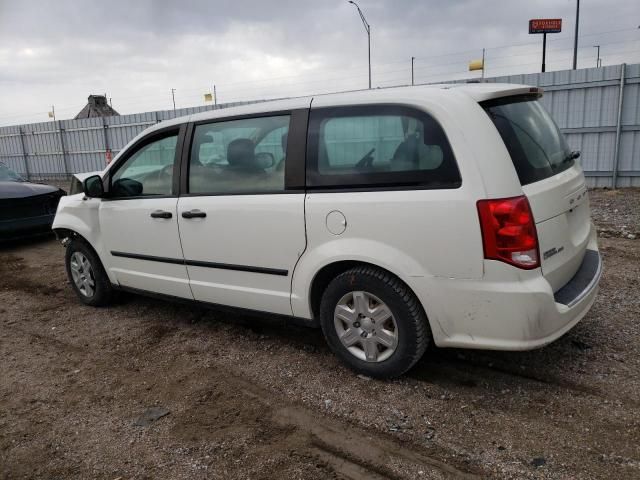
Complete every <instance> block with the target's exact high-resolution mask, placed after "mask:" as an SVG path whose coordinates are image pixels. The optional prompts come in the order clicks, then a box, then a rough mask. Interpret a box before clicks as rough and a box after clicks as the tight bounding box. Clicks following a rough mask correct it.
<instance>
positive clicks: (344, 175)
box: [307, 105, 461, 189]
mask: <svg viewBox="0 0 640 480" xmlns="http://www.w3.org/2000/svg"><path fill="white" fill-rule="evenodd" d="M460 185H461V178H460V172H459V171H458V166H457V164H456V160H455V158H454V155H453V151H452V149H451V145H450V144H449V141H448V139H447V136H446V135H445V133H444V130H443V129H442V127H441V126H440V124H439V123H438V122H436V120H435V119H434V118H432V117H431V116H430V115H428V114H427V113H426V112H423V111H419V110H416V109H413V108H410V107H405V106H401V105H362V106H346V107H329V108H319V109H315V110H312V111H311V115H310V118H309V139H308V142H307V187H310V188H314V187H317V188H321V189H324V188H330V189H336V188H337V189H344V188H355V189H358V188H364V189H368V188H376V189H377V188H385V189H386V188H400V189H401V188H458V187H459V186H460Z"/></svg>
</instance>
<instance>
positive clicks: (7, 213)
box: [0, 162, 67, 240]
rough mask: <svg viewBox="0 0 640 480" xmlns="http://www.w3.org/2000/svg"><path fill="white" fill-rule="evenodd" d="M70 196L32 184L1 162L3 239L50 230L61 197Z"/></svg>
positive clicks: (0, 232)
mask: <svg viewBox="0 0 640 480" xmlns="http://www.w3.org/2000/svg"><path fill="white" fill-rule="evenodd" d="M66 194H67V193H66V192H65V191H64V190H62V189H60V188H57V187H54V186H51V185H44V184H40V183H31V182H28V181H26V180H25V179H24V178H22V177H21V176H20V175H18V174H17V173H16V172H14V171H13V170H11V169H10V168H9V167H7V166H6V165H5V164H4V163H2V162H0V240H6V239H10V238H15V237H22V236H26V235H32V234H37V233H44V232H47V231H50V230H51V224H52V223H53V217H55V215H56V209H57V208H58V202H59V201H60V197H62V196H64V195H66Z"/></svg>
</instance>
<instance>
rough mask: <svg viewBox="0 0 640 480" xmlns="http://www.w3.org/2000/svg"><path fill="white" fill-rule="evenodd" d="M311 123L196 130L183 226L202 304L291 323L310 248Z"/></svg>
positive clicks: (188, 159) (270, 118)
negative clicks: (300, 265)
mask: <svg viewBox="0 0 640 480" xmlns="http://www.w3.org/2000/svg"><path fill="white" fill-rule="evenodd" d="M307 117H308V111H307V110H306V109H302V110H294V111H284V112H277V113H270V114H266V115H262V116H251V117H244V118H238V119H225V120H216V121H210V122H203V123H200V124H196V125H194V126H193V127H192V133H191V134H190V138H191V139H192V144H191V148H190V150H189V151H188V152H185V156H184V158H183V178H184V181H183V184H182V186H181V188H182V189H183V190H182V191H183V192H184V193H183V194H182V195H181V196H180V199H179V201H178V224H179V227H180V238H181V240H182V248H183V251H184V256H185V263H186V265H187V271H188V274H189V278H190V284H191V290H192V291H193V295H194V298H195V299H196V300H200V301H204V302H210V303H216V304H221V305H229V306H233V307H241V308H247V309H252V310H262V311H267V312H272V313H279V314H285V315H291V313H292V312H291V302H290V294H291V277H292V274H293V269H294V267H295V265H296V263H297V261H298V258H299V257H300V256H301V255H302V253H303V251H304V249H305V245H306V237H305V224H304V158H305V142H306V139H305V135H306V123H307Z"/></svg>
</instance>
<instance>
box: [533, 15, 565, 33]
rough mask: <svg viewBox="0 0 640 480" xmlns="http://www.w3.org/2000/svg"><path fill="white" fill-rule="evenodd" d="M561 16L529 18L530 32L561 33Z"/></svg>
mask: <svg viewBox="0 0 640 480" xmlns="http://www.w3.org/2000/svg"><path fill="white" fill-rule="evenodd" d="M561 31H562V19H561V18H536V19H533V20H529V33H560V32H561Z"/></svg>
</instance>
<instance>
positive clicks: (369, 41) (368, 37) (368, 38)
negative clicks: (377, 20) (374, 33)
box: [347, 0, 371, 89]
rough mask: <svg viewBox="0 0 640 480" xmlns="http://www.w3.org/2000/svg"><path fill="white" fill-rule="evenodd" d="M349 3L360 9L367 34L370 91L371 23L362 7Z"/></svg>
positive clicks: (352, 2) (349, 0) (350, 1)
mask: <svg viewBox="0 0 640 480" xmlns="http://www.w3.org/2000/svg"><path fill="white" fill-rule="evenodd" d="M347 1H348V2H349V3H350V4H352V5H355V7H356V8H357V9H358V14H360V19H361V20H362V24H363V25H364V29H365V31H366V32H367V42H368V46H369V89H371V25H369V23H368V22H367V19H366V18H364V14H363V13H362V10H360V7H359V6H358V4H357V3H356V2H354V1H353V0H347Z"/></svg>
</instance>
